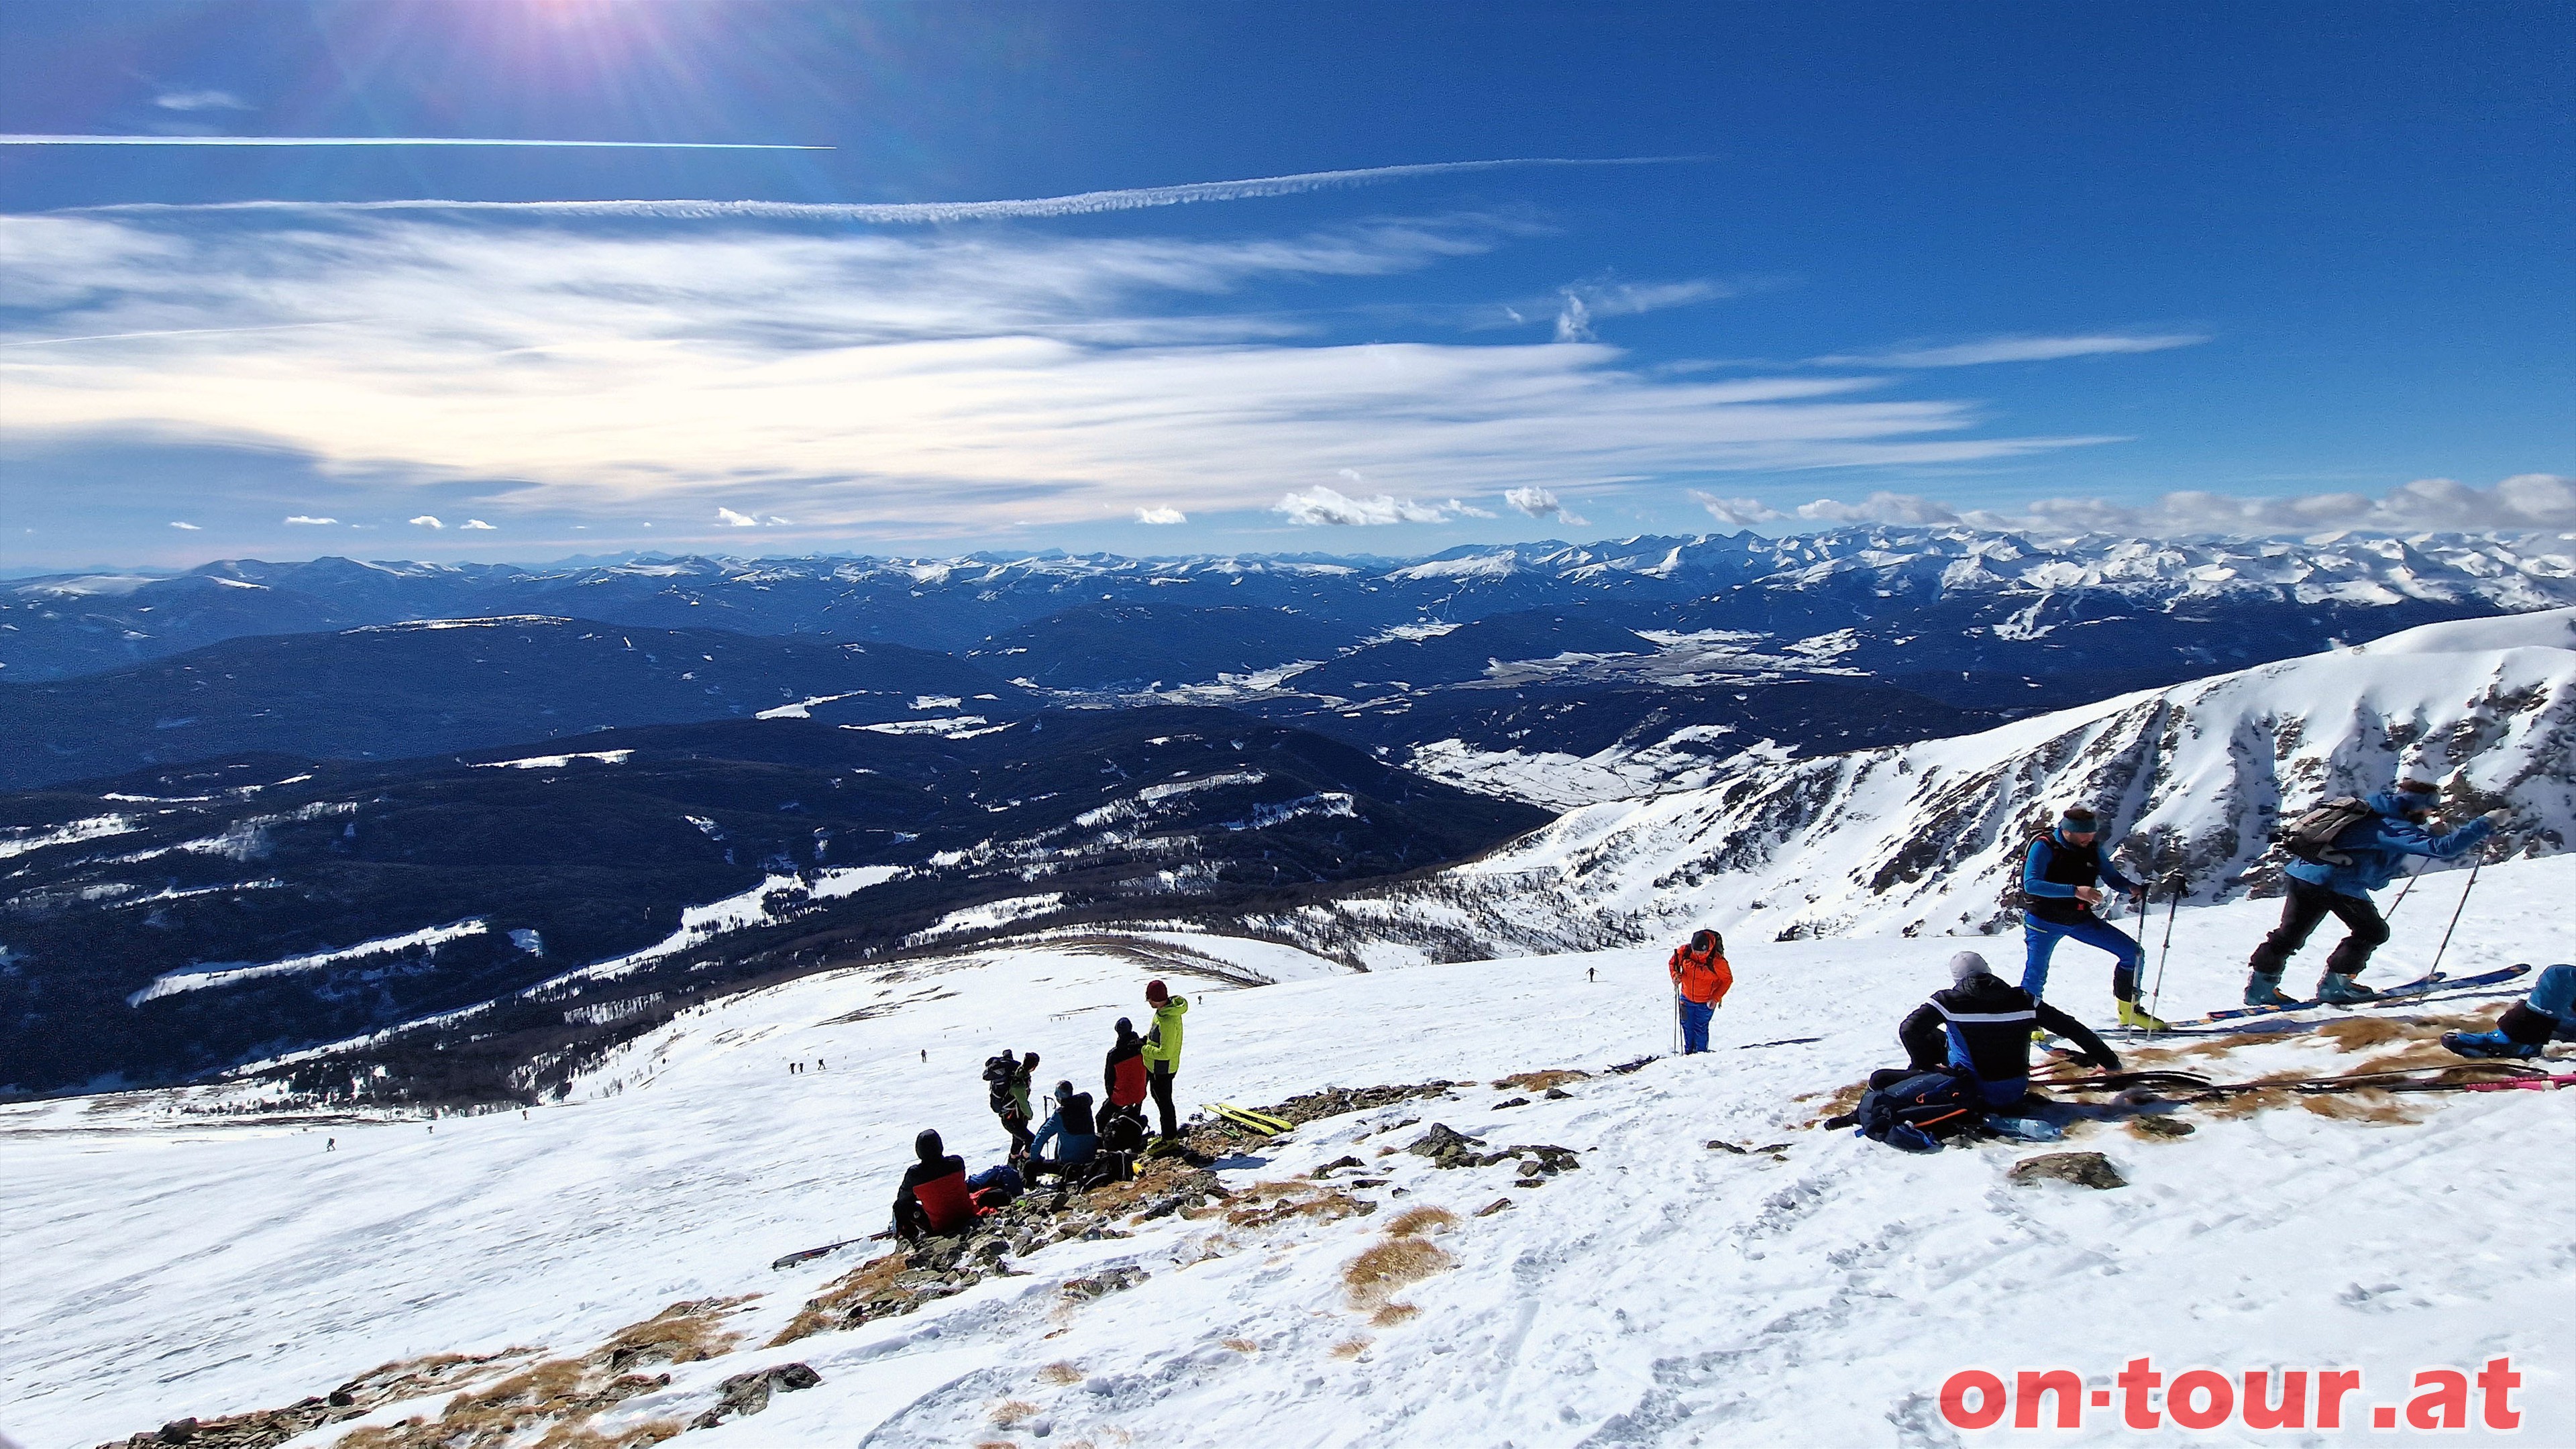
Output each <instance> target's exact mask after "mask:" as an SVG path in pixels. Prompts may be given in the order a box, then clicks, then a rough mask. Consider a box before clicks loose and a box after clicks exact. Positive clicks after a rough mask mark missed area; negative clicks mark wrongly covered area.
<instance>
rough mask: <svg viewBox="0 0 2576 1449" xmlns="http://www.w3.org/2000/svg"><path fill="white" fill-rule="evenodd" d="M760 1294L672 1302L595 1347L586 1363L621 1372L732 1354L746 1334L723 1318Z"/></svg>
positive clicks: (693, 1361) (694, 1361)
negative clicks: (730, 1326)
mask: <svg viewBox="0 0 2576 1449" xmlns="http://www.w3.org/2000/svg"><path fill="white" fill-rule="evenodd" d="M759 1296H760V1295H758V1294H756V1293H752V1294H745V1295H743V1296H742V1297H739V1298H701V1299H697V1300H695V1301H692V1302H682V1303H674V1304H672V1305H671V1306H670V1307H668V1308H665V1309H663V1310H662V1311H661V1312H659V1313H656V1314H654V1315H653V1316H652V1317H651V1318H648V1319H646V1320H644V1321H643V1322H642V1323H637V1324H631V1325H629V1326H627V1327H625V1328H621V1329H619V1330H618V1331H617V1332H616V1333H615V1334H613V1335H611V1336H610V1337H609V1340H608V1342H606V1343H603V1344H601V1345H600V1346H599V1347H597V1348H595V1349H592V1350H591V1351H590V1353H589V1355H588V1356H587V1358H586V1359H585V1362H588V1363H593V1364H599V1365H604V1366H606V1367H608V1368H612V1369H617V1370H621V1371H622V1370H629V1369H635V1368H640V1367H642V1366H644V1365H647V1364H668V1363H696V1362H698V1361H699V1360H700V1359H709V1358H714V1357H716V1356H717V1355H719V1354H727V1353H731V1352H733V1349H734V1345H735V1344H737V1343H739V1342H741V1341H742V1335H740V1334H738V1333H734V1332H732V1331H730V1330H728V1329H726V1328H725V1327H724V1326H723V1320H724V1317H725V1315H726V1314H729V1313H731V1312H732V1311H733V1310H735V1309H737V1308H740V1307H741V1306H742V1305H744V1304H746V1303H749V1302H750V1301H752V1299H754V1298H757V1297H759Z"/></svg>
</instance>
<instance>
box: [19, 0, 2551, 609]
mask: <svg viewBox="0 0 2576 1449" xmlns="http://www.w3.org/2000/svg"><path fill="white" fill-rule="evenodd" d="M1784 12H1785V13H1784ZM2571 29H2576V23H2571V21H2570V18H2569V12H2568V11H2567V10H2566V9H2565V7H2563V6H2550V5H2538V4H2532V5H2515V4H2491V5H2480V6H2475V7H2431V6H2420V5H2374V4H2362V5H2354V4H2336V5H2295V4H2291V5H2268V6H2262V7H2243V6H2215V5H2212V6H2192V5H2163V6H2154V7H2145V6H2138V7H2109V6H2068V5H2063V4H2033V5H1973V4H1972V5H1958V6H1940V7H1930V6H1921V5H1911V4H1885V5H1875V4H1873V5H1857V4H1824V5H1813V6H1800V7H1763V8H1760V9H1756V8H1754V7H1749V6H1707V5H1695V6H1685V7H1670V8H1666V7H1657V6H1647V5H1635V6H1625V7H1569V6H1561V5H1522V6H1516V5H1477V6H1444V7H1433V6H1416V7H1386V6H1363V5H1349V6H1315V5H1281V6H1268V7H1255V6H1249V5H1217V6H1211V5H1199V4H1193V5H1145V4H1122V5H1116V6H1096V7H1095V6H1078V5H1065V4H1050V5H1043V6H1012V5H976V6H965V5H923V4H908V5H860V4H849V3H832V4H793V3H754V0H735V3H714V0H705V3H683V0H658V3H657V0H470V3H469V0H450V3H442V4H405V3H386V0H363V3H343V4H333V3H311V4H291V5H290V4H279V3H222V0H214V3H191V4H160V3H150V0H125V3H121V4H119V5H117V6H113V7H92V6H52V5H37V4H16V5H8V6H5V7H0V53H7V54H9V55H11V56H12V57H13V58H14V59H15V61H16V63H15V64H14V65H13V67H12V71H13V75H12V84H11V85H10V87H8V88H7V90H6V91H5V93H0V132H5V133H8V134H9V135H10V136H11V137H12V138H13V139H12V140H11V141H10V143H8V144H0V568H5V569H10V570H13V571H23V570H26V569H30V568H46V567H71V566H87V565H91V564H96V563H107V562H113V563H120V564H149V565H162V566H169V565H185V564H192V563H195V562H200V561H203V560H205V559H208V558H215V557H227V556H240V555H260V556H267V557H299V556H310V555H313V554H319V553H349V554H355V555H358V556H362V557H374V558H393V557H429V558H453V557H473V558H491V559H503V558H506V559H523V560H531V559H542V558H548V557H555V556H561V555H564V554H568V553H604V552H610V551H614V550H617V549H624V548H665V549H671V550H675V551H676V550H686V549H711V550H721V551H726V552H738V553H793V552H808V551H817V550H832V551H868V552H888V551H896V552H951V551H956V550H961V549H967V548H980V547H1006V548H1045V547H1063V548H1071V549H1091V548H1105V549H1115V550H1119V551H1124V552H1178V551H1195V550H1201V549H1225V550H1263V551H1268V550H1337V551H1349V552H1367V553H1375V554H1402V553H1419V552H1428V551H1432V550H1435V549H1438V548H1442V547H1447V546H1449V545H1452V544H1456V543H1462V542H1473V541H1483V540H1496V539H1506V538H1531V537H1545V536H1555V537H1566V538H1590V537H1602V536H1612V535H1623V534H1628V533H1634V532H1641V531H1656V532H1689V531H1698V530H1703V529H1709V528H1717V527H1732V526H1738V525H1742V524H1752V525H1755V526H1760V527H1764V528H1770V529H1779V528H1798V527H1813V526H1817V525H1819V524H1822V523H1830V522H1835V521H1841V520H1846V519H1856V518H1881V519H1888V520H1892V521H1927V520H1928V521H1942V520H1948V519H1953V518H1959V519H1965V520H1967V521H1970V522H1977V523H1989V524H1999V525H2013V526H2033V527H2042V528H2057V529H2063V528H2074V527H2085V526H2094V527H2104V528H2113V529H2120V530H2126V531H2134V532H2141V533H2150V534H2154V533H2175V532H2185V531H2201V530H2220V531H2300V532H2305V531H2317V530H2322V529H2328V528H2336V527H2373V528H2389V529H2419V528H2487V527H2549V528H2555V529H2571V528H2576V486H2571V485H2570V483H2569V482H2568V481H2567V478H2566V475H2568V474H2571V473H2576V423H2571V419H2576V407H2571V402H2576V367H2571V350H2576V342H2571V339H2576V256H2571V246H2570V240H2569V239H2570V238H2571V237H2576V201H2571V195H2576V193H2571V188H2569V187H2568V185H2567V184H2566V179H2567V157H2568V156H2569V155H2571V154H2576V144H2571V143H2576V136H2571V134H2570V131H2571V122H2570V116H2571V115H2576V107H2571V99H2576V97H2571V94H2570V91H2571V83H2570V81H2569V78H2568V73H2567V71H2566V68H2565V67H2564V65H2563V60H2564V57H2565V56H2566V55H2567V54H2568V53H2569V44H2568V42H2569V41H2570V39H2571V34H2570V32H2571ZM63 137H121V138H133V137H155V138H161V139H162V140H164V141H169V142H176V143H177V144H140V145H137V144H120V145H103V144H62V143H60V142H59V141H58V140H46V139H43V138H63ZM226 137H235V138H247V137H258V138H267V139H272V140H275V139H289V138H307V139H310V140H315V141H322V140H328V141H333V142H348V141H353V140H354V141H371V140H389V139H390V140H405V139H457V138H481V139H506V140H516V141H589V142H596V141H617V142H629V143H634V142H642V143H657V145H651V146H627V147H620V148H601V147H589V146H510V147H485V146H428V145H414V144H395V145H372V144H368V145H350V144H330V145H321V144H286V145H261V146H242V145H229V144H215V143H217V142H220V141H221V140H222V138H226ZM682 143H685V144H687V145H689V146H692V147H711V146H727V147H746V148H748V147H768V146H797V147H807V148H829V149H793V150H789V149H777V150H770V149H659V148H658V146H677V145H679V144H682ZM1524 158H1556V159H1560V160H1580V161H1592V162H1611V161H1615V162H1619V163H1621V164H1585V165H1564V164H1515V165H1463V164H1454V163H1486V162H1500V161H1513V160H1519V159H1524ZM1390 168H1395V169H1390ZM1319 173H1326V174H1325V175H1323V176H1321V178H1320V179H1314V180H1306V181H1286V182H1277V183H1273V184H1267V185H1260V186H1250V187H1228V186H1221V185H1214V184H1212V183H1225V182H1236V181H1246V180H1257V179H1261V178H1280V177H1292V178H1293V177H1317V176H1318V174H1319ZM1331 173H1344V174H1331ZM1093 193H1114V195H1110V196H1107V197H1094V198H1093V199H1091V200H1086V201H1080V202H1072V203H1049V204H1032V205H1024V206H999V207H984V208H980V209H973V208H970V209H966V210H963V211H959V210H940V209H936V208H923V207H921V206H919V205H918V204H922V203H951V202H1011V201H1024V202H1043V201H1044V200H1045V199H1047V198H1064V197H1082V196H1087V195H1090V194H1093ZM424 200H438V201H473V202H484V203H564V202H618V201H638V202H654V201H714V202H725V203H775V204H776V205H753V206H730V207H688V206H665V207H655V206H629V207H615V206H608V207H591V208H581V207H564V206H548V205H486V206H480V207H474V208H454V207H372V208H361V207H352V206H349V205H347V204H349V203H388V202H403V201H424ZM246 202H260V203H280V204H277V205H267V206H258V207H242V206H238V205H236V204H237V203H246ZM908 207H909V208H911V209H906V208H908ZM293 520H301V521H293ZM432 520H435V522H434V523H433V522H432ZM183 525H184V526H183Z"/></svg>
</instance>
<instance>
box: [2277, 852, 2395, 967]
mask: <svg viewBox="0 0 2576 1449" xmlns="http://www.w3.org/2000/svg"><path fill="white" fill-rule="evenodd" d="M2289 886H2290V894H2289V895H2288V897H2287V898H2285V899H2284V900H2283V901H2282V902H2281V924H2280V925H2278V926H2275V927H2273V928H2272V934H2270V935H2268V936H2266V937H2264V938H2263V944H2262V945H2260V946H2257V947H2255V948H2254V959H2253V961H2252V962H2251V963H2250V964H2251V965H2252V966H2253V967H2254V969H2255V970H2257V971H2260V972H2262V973H2263V974H2264V975H2266V976H2278V975H2280V974H2281V971H2282V968H2284V967H2285V966H2287V965H2288V964H2289V961H2290V958H2291V957H2292V956H2294V955H2296V954H2298V950H2299V948H2300V947H2301V946H2304V945H2306V944H2308V936H2309V935H2310V934H2311V933H2312V932H2314V931H2315V930H2316V928H2317V923H2318V922H2319V921H2322V920H2324V919H2325V918H2326V917H2328V916H2333V917H2334V918H2335V919H2336V920H2338V921H2341V922H2343V924H2344V930H2345V932H2346V933H2347V934H2346V935H2345V936H2344V938H2343V941H2342V943H2341V944H2339V945H2337V946H2336V947H2335V948H2334V954H2333V955H2331V956H2328V957H2327V958H2326V970H2327V971H2329V972H2331V973H2333V974H2334V975H2337V976H2358V975H2360V974H2361V968H2363V967H2365V966H2367V965H2369V964H2370V953H2371V952H2373V951H2376V950H2378V949H2379V948H2380V947H2381V946H2383V945H2385V944H2387V942H2388V922H2386V921H2384V920H2382V919H2380V915H2379V907H2378V906H2377V905H2376V904H2375V903H2373V902H2372V900H2371V899H2370V897H2368V896H2348V895H2344V894H2343V893H2341V892H2339V891H2330V890H2328V889H2326V888H2325V887H2324V886H2321V885H2318V884H2316V883H2315V882H2313V881H2304V880H2301V879H2299V878H2298V877H2297V876H2291V877H2289Z"/></svg>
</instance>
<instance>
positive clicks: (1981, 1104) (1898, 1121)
mask: <svg viewBox="0 0 2576 1449" xmlns="http://www.w3.org/2000/svg"><path fill="white" fill-rule="evenodd" d="M1985 1115H1986V1103H1985V1097H1984V1094H1982V1093H1980V1092H1979V1091H1978V1090H1977V1081H1976V1078H1974V1077H1972V1076H1970V1075H1968V1074H1967V1073H1966V1072H1963V1071H1960V1070H1959V1069H1957V1068H1955V1067H1941V1068H1936V1069H1934V1070H1932V1071H1928V1072H1917V1071H1912V1070H1908V1069H1905V1068H1899V1067H1890V1068H1886V1069H1884V1070H1881V1071H1875V1072H1872V1073H1870V1074H1869V1090H1868V1091H1866V1092H1864V1093H1862V1094H1861V1099H1860V1110H1859V1111H1858V1112H1857V1113H1856V1114H1855V1116H1857V1118H1858V1119H1859V1124H1860V1125H1859V1127H1858V1128H1857V1129H1856V1130H1857V1131H1858V1132H1859V1133H1860V1135H1861V1136H1863V1137H1866V1138H1868V1139H1869V1140H1871V1141H1872V1142H1884V1143H1886V1144H1887V1145H1888V1146H1890V1147H1895V1148H1899V1149H1902V1150H1904V1151H1907V1152H1938V1151H1940V1150H1941V1144H1942V1142H1943V1140H1944V1139H1947V1138H1951V1137H1956V1136H1958V1135H1960V1134H1961V1133H1964V1132H1969V1131H1972V1130H1974V1129H1975V1128H1976V1126H1977V1124H1978V1123H1979V1122H1981V1121H1983V1120H1985Z"/></svg>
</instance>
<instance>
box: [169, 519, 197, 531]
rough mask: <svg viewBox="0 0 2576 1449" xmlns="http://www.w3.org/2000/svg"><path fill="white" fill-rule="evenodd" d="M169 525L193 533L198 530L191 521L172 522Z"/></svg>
mask: <svg viewBox="0 0 2576 1449" xmlns="http://www.w3.org/2000/svg"><path fill="white" fill-rule="evenodd" d="M170 526H171V527H172V528H179V529H185V530H187V531H188V532H190V533H195V532H197V531H198V530H197V525H195V524H193V523H177V522H174V523H172V524H171V525H170Z"/></svg>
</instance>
